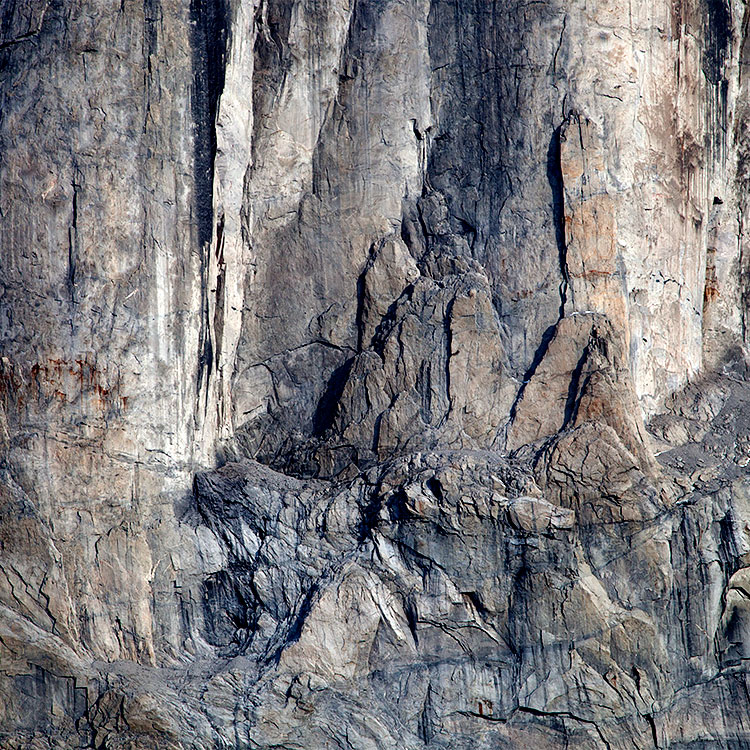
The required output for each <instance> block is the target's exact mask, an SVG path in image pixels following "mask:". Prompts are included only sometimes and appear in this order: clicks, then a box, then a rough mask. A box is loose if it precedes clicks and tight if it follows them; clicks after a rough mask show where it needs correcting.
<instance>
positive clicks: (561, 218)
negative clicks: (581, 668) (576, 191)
mask: <svg viewBox="0 0 750 750" xmlns="http://www.w3.org/2000/svg"><path fill="white" fill-rule="evenodd" d="M561 131H562V125H561V126H560V127H559V128H557V129H556V130H555V132H554V133H553V134H552V138H551V139H550V142H549V148H548V149H547V181H548V182H549V186H550V189H551V191H552V221H553V224H554V227H555V242H556V243H557V253H558V257H559V259H560V274H561V276H562V281H561V283H560V312H559V317H560V318H563V317H564V316H565V303H566V302H567V295H568V261H567V251H568V249H567V245H566V243H565V191H564V187H565V185H564V182H563V176H562V166H561V164H560V133H561Z"/></svg>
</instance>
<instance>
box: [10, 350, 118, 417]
mask: <svg viewBox="0 0 750 750" xmlns="http://www.w3.org/2000/svg"><path fill="white" fill-rule="evenodd" d="M0 399H2V402H3V405H4V407H5V408H6V409H8V408H9V407H13V408H15V409H16V410H21V409H23V408H24V407H26V406H27V405H31V404H32V403H33V404H35V405H36V408H37V409H40V408H41V409H44V408H46V407H51V406H54V405H55V404H68V403H77V404H78V405H79V407H80V409H81V410H83V411H85V412H87V413H90V414H91V413H97V412H98V413H99V414H100V415H101V416H113V415H116V414H119V413H121V412H122V411H123V410H124V409H126V408H127V405H128V397H127V396H123V395H121V393H120V384H119V375H117V374H115V379H114V382H113V379H112V377H110V374H109V373H108V372H107V370H106V368H101V367H99V366H98V365H97V363H96V362H95V361H92V360H91V359H89V357H88V356H85V355H84V356H83V357H81V358H78V359H74V360H72V361H68V360H64V359H48V360H46V361H44V362H37V363H35V364H33V365H31V366H29V367H14V366H12V365H9V364H8V363H7V361H6V363H5V364H3V365H0Z"/></svg>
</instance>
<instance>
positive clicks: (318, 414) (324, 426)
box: [313, 357, 354, 437]
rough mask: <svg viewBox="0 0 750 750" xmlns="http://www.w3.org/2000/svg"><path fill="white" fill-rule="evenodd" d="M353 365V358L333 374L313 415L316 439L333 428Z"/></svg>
mask: <svg viewBox="0 0 750 750" xmlns="http://www.w3.org/2000/svg"><path fill="white" fill-rule="evenodd" d="M353 365H354V357H351V358H350V359H348V360H347V361H346V362H344V364H343V365H341V367H337V368H336V369H335V370H334V371H333V372H332V373H331V377H330V378H329V379H328V385H327V386H326V390H325V393H323V396H322V398H321V399H320V401H319V402H318V406H317V408H316V409H315V414H314V415H313V436H314V437H321V436H322V435H323V434H324V433H325V432H326V431H328V430H329V429H330V428H331V427H332V425H333V420H334V417H335V416H336V407H337V406H338V403H339V401H340V400H341V394H342V393H343V392H344V387H345V386H346V383H347V381H348V380H349V374H350V373H351V370H352V366H353Z"/></svg>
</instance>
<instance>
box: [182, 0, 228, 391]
mask: <svg viewBox="0 0 750 750" xmlns="http://www.w3.org/2000/svg"><path fill="white" fill-rule="evenodd" d="M229 17H230V7H229V2H228V0H191V2H190V20H191V22H192V38H191V47H192V62H193V90H192V98H191V105H192V114H193V125H194V128H195V130H194V145H193V151H194V153H193V160H194V163H193V168H194V182H195V193H194V219H195V223H196V235H197V237H196V240H197V242H198V247H199V249H200V258H201V268H200V277H201V327H200V336H199V344H198V351H199V354H198V390H199V391H200V390H201V388H202V387H203V385H204V373H205V383H206V384H207V383H208V381H209V379H210V377H211V372H212V370H213V362H214V345H213V341H212V337H211V330H210V326H209V324H208V309H209V305H208V294H209V290H208V276H209V270H208V265H209V257H208V254H209V252H210V245H211V238H212V235H213V213H214V212H213V187H214V161H215V159H216V116H217V110H218V105H219V97H220V96H221V92H222V90H223V89H224V75H225V65H226V53H227V49H228V45H229ZM207 405H208V389H206V406H207Z"/></svg>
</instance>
